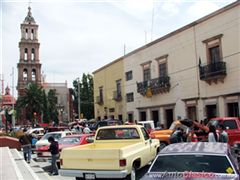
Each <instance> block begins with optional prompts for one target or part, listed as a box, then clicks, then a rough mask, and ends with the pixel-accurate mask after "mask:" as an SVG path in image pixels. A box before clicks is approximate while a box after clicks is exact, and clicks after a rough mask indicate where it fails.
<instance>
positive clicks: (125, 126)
mask: <svg viewBox="0 0 240 180" xmlns="http://www.w3.org/2000/svg"><path fill="white" fill-rule="evenodd" d="M136 127H143V126H142V125H135V124H133V125H113V126H103V127H99V129H113V128H115V129H117V128H136Z"/></svg>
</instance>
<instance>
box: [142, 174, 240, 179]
mask: <svg viewBox="0 0 240 180" xmlns="http://www.w3.org/2000/svg"><path fill="white" fill-rule="evenodd" d="M209 175H210V173H209V174H208V173H204V172H203V174H200V173H195V174H194V173H192V172H188V174H186V173H178V172H173V173H170V172H169V173H168V172H162V173H146V174H145V175H144V176H143V177H142V178H141V179H140V180H155V179H164V180H190V179H191V180H209V179H211V180H219V177H220V176H222V179H228V180H239V175H237V174H236V175H232V174H214V173H212V174H211V175H212V176H211V177H209ZM200 176H202V177H200Z"/></svg>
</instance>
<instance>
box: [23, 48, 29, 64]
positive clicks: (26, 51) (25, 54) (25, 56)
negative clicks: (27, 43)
mask: <svg viewBox="0 0 240 180" xmlns="http://www.w3.org/2000/svg"><path fill="white" fill-rule="evenodd" d="M27 56H28V49H27V48H25V49H24V61H27Z"/></svg>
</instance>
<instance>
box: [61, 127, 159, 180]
mask: <svg viewBox="0 0 240 180" xmlns="http://www.w3.org/2000/svg"><path fill="white" fill-rule="evenodd" d="M158 151H159V140H155V139H151V138H150V137H149V135H148V133H147V132H146V130H145V129H144V127H143V126H139V125H121V126H107V127H102V128H99V129H98V130H97V132H96V135H95V138H94V142H93V143H91V144H87V145H82V146H78V147H72V148H66V149H64V150H63V151H62V153H61V157H60V162H61V169H60V170H59V173H60V174H61V175H62V176H70V177H76V180H79V179H97V178H104V179H115V178H127V179H131V180H135V179H136V170H137V169H140V168H142V167H144V166H145V165H147V164H148V163H149V162H151V161H152V160H153V159H154V158H155V156H156V154H157V153H158Z"/></svg>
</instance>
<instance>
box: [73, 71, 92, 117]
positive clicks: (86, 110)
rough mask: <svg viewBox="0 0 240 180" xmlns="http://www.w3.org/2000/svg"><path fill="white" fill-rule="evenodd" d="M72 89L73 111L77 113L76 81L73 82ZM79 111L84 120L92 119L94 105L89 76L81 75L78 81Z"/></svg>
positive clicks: (90, 77)
mask: <svg viewBox="0 0 240 180" xmlns="http://www.w3.org/2000/svg"><path fill="white" fill-rule="evenodd" d="M73 87H74V93H73V95H74V101H73V104H74V109H75V112H77V113H78V96H79V94H78V92H79V91H78V81H77V79H76V80H74V81H73ZM80 107H81V108H80V109H81V113H82V114H83V115H84V118H86V119H92V118H93V117H94V104H93V77H92V75H90V74H85V73H84V74H83V76H82V80H81V81H80Z"/></svg>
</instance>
